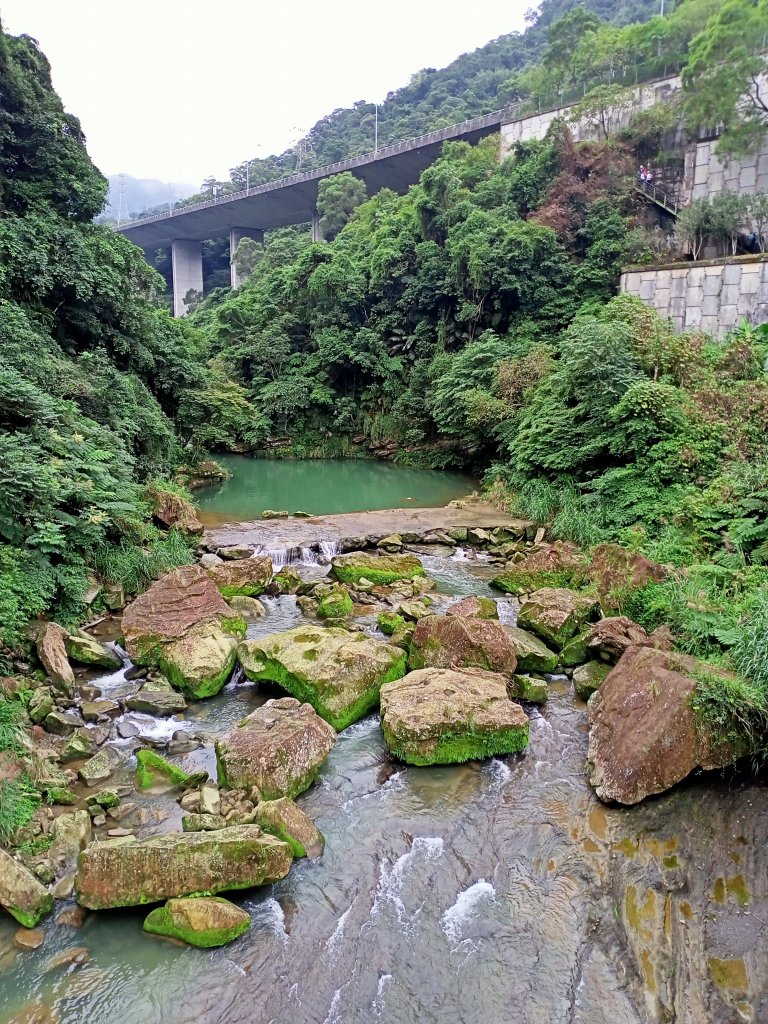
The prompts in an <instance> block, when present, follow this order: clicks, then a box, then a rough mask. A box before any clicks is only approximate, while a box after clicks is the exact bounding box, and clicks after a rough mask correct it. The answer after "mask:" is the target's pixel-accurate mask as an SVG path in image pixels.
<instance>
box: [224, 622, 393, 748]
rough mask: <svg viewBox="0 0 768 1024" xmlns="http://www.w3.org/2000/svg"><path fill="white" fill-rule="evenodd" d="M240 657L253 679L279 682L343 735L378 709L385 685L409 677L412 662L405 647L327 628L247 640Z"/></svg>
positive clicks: (299, 628) (302, 628) (300, 629)
mask: <svg viewBox="0 0 768 1024" xmlns="http://www.w3.org/2000/svg"><path fill="white" fill-rule="evenodd" d="M238 657H239V659H240V664H241V665H242V666H243V671H244V672H245V674H246V676H247V677H248V678H249V679H267V680H269V681H270V682H273V683H278V684H279V685H280V686H282V688H283V689H284V690H287V691H288V693H290V694H292V695H293V696H294V697H297V698H298V699H299V700H303V701H307V703H309V704H311V705H312V707H313V708H314V709H315V711H317V713H318V714H319V715H321V716H322V717H323V718H324V719H325V720H326V722H330V723H331V725H332V726H333V727H334V729H338V730H341V729H346V727H347V726H348V725H351V724H352V722H356V721H357V720H358V718H362V717H363V715H366V714H367V713H368V712H369V711H370V710H371V709H372V708H375V707H378V703H379V690H380V688H381V684H382V683H386V682H389V680H391V679H399V678H400V676H402V675H404V673H405V660H406V656H405V653H404V651H403V650H402V648H400V647H395V646H393V645H392V644H388V643H383V642H382V641H380V640H374V639H372V638H371V637H369V636H366V634H365V633H350V632H348V631H347V630H346V629H341V628H337V627H334V628H330V629H326V628H323V627H322V626H315V627H312V626H298V627H296V628H295V629H290V630H288V631H287V632H285V633H272V634H270V635H269V636H262V637H259V638H258V639H257V640H246V641H245V642H244V643H242V644H240V647H239V648H238Z"/></svg>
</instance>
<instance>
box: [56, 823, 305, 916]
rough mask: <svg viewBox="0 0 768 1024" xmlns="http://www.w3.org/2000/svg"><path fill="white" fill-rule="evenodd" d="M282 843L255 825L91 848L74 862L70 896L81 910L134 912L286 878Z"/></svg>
mask: <svg viewBox="0 0 768 1024" xmlns="http://www.w3.org/2000/svg"><path fill="white" fill-rule="evenodd" d="M292 859H293V857H292V854H291V848H290V846H288V844H287V843H283V842H281V841H280V840H279V839H276V838H275V837H274V836H271V835H267V834H265V833H264V832H262V830H261V829H260V828H259V827H258V825H233V826H230V827H229V828H223V829H220V830H219V831H218V832H181V833H171V834H168V835H164V836H153V837H152V838H150V839H144V840H141V841H138V840H135V841H128V842H125V841H122V842H118V843H113V842H109V841H103V840H102V841H100V842H95V843H91V844H90V845H89V846H87V847H86V848H85V849H84V850H83V851H82V852H81V854H80V856H79V857H78V860H77V875H76V877H75V895H76V898H77V902H78V903H79V904H80V906H82V907H88V908H89V909H90V910H104V909H106V908H107V907H133V906H137V905H139V904H142V903H157V902H159V901H160V900H167V899H171V898H172V897H174V896H191V895H193V894H194V895H205V896H212V895H215V894H216V893H218V892H226V891H228V890H230V889H248V888H250V887H251V886H254V885H267V884H269V883H270V882H277V881H279V880H280V879H281V878H285V876H286V875H287V874H288V870H289V868H290V866H291V861H292Z"/></svg>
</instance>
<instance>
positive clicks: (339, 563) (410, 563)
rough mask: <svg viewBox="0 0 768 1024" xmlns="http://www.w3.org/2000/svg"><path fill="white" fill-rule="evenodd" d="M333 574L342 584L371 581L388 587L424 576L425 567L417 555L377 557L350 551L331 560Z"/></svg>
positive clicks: (363, 552) (367, 553)
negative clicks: (363, 580) (398, 581)
mask: <svg viewBox="0 0 768 1024" xmlns="http://www.w3.org/2000/svg"><path fill="white" fill-rule="evenodd" d="M331 566H332V569H331V572H332V574H333V575H334V576H335V577H336V579H337V580H339V582H341V583H351V584H354V583H357V581H358V580H360V579H366V580H370V581H371V583H374V584H376V585H377V586H388V585H389V584H390V583H395V582H397V580H410V579H412V578H413V577H414V576H423V575H424V566H423V565H422V564H421V562H420V561H419V559H418V558H417V557H416V556H415V555H377V554H372V553H370V552H366V551H350V552H348V553H347V554H346V555H336V557H335V558H333V559H331Z"/></svg>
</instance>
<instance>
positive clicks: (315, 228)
mask: <svg viewBox="0 0 768 1024" xmlns="http://www.w3.org/2000/svg"><path fill="white" fill-rule="evenodd" d="M312 241H313V242H322V241H323V236H322V234H321V233H320V214H319V213H318V212H317V210H313V211H312Z"/></svg>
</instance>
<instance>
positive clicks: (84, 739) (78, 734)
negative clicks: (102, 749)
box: [59, 729, 96, 764]
mask: <svg viewBox="0 0 768 1024" xmlns="http://www.w3.org/2000/svg"><path fill="white" fill-rule="evenodd" d="M95 749H96V743H95V740H94V737H93V733H92V732H90V731H89V730H88V729H75V731H74V732H73V733H72V735H71V736H70V737H69V738H68V739H67V742H66V743H65V744H64V746H63V747H62V748H61V752H60V754H59V757H60V758H61V761H62V763H63V764H67V763H68V762H69V761H81V760H83V759H84V758H86V757H90V756H91V755H92V754H93V752H94V750H95Z"/></svg>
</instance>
